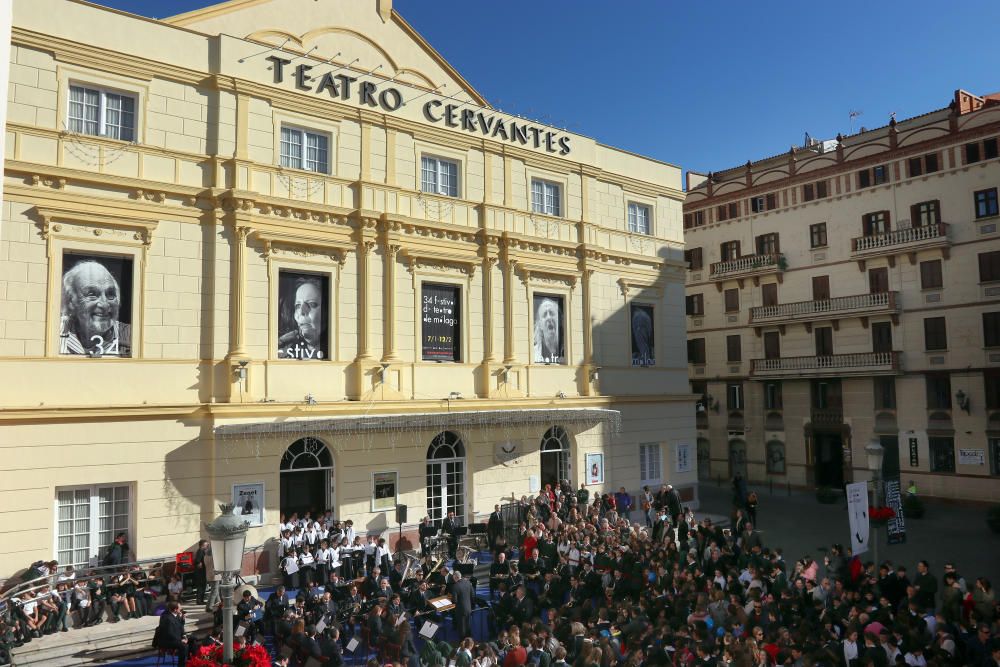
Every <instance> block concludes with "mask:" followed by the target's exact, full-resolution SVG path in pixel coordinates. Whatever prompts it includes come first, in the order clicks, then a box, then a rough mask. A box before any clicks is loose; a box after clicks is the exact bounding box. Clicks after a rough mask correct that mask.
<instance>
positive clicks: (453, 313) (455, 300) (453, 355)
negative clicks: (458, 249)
mask: <svg viewBox="0 0 1000 667" xmlns="http://www.w3.org/2000/svg"><path fill="white" fill-rule="evenodd" d="M461 299H462V288H461V287H457V286H455V285H436V284H431V283H424V284H423V285H422V286H421V308H420V310H421V312H420V321H421V353H422V357H421V358H422V359H423V360H424V361H461V360H462V354H461V322H462V317H461Z"/></svg>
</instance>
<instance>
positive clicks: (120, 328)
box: [59, 252, 132, 358]
mask: <svg viewBox="0 0 1000 667" xmlns="http://www.w3.org/2000/svg"><path fill="white" fill-rule="evenodd" d="M62 269H63V275H62V285H63V289H62V304H61V309H60V318H59V354H67V355H76V354H79V355H85V356H88V357H94V358H100V357H118V358H122V357H131V356H132V258H131V257H125V256H114V255H88V254H82V253H70V252H67V253H66V254H65V255H63V267H62Z"/></svg>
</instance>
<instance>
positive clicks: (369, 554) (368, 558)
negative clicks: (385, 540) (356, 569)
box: [364, 535, 378, 573]
mask: <svg viewBox="0 0 1000 667" xmlns="http://www.w3.org/2000/svg"><path fill="white" fill-rule="evenodd" d="M376 547H378V545H377V544H375V536H374V535H369V536H368V542H367V543H365V546H364V549H365V572H366V573H370V572H371V571H372V570H373V569H375V567H377V566H378V563H376V562H375V549H376Z"/></svg>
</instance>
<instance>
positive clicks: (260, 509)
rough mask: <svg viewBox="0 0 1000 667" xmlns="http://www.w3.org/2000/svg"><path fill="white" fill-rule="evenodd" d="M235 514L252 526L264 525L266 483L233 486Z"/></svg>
mask: <svg viewBox="0 0 1000 667" xmlns="http://www.w3.org/2000/svg"><path fill="white" fill-rule="evenodd" d="M233 505H234V506H235V508H236V509H235V510H234V513H235V514H236V516H238V517H240V518H241V519H243V520H245V521H249V522H250V525H251V526H263V525H264V482H249V483H244V484H233Z"/></svg>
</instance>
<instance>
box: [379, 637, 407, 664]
mask: <svg viewBox="0 0 1000 667" xmlns="http://www.w3.org/2000/svg"><path fill="white" fill-rule="evenodd" d="M402 650H403V647H402V645H400V644H393V643H392V642H389V641H387V642H385V643H383V644H382V655H381V657H380V660H381V661H382V662H383V663H387V662H400V659H399V654H400V652H401V651H402Z"/></svg>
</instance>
